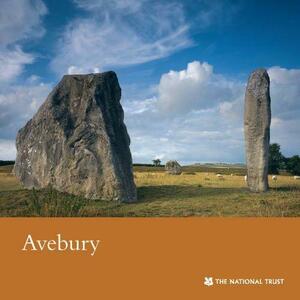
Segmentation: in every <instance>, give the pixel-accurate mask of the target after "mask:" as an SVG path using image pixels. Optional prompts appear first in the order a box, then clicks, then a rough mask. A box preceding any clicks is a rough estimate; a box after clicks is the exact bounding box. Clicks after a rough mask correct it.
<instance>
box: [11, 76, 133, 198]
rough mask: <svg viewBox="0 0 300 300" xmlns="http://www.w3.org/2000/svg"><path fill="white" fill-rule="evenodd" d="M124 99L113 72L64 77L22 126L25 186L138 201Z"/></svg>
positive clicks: (19, 165)
mask: <svg viewBox="0 0 300 300" xmlns="http://www.w3.org/2000/svg"><path fill="white" fill-rule="evenodd" d="M120 98H121V88H120V86H119V83H118V79H117V76H116V74H115V73H114V72H106V73H100V74H89V75H65V76H64V77H63V78H62V80H61V81H60V82H59V84H58V85H57V86H56V87H55V88H54V90H53V91H52V92H51V93H50V94H49V96H48V98H47V99H46V101H45V102H44V104H43V105H42V106H41V107H40V109H39V110H38V112H37V113H36V115H35V116H34V117H33V118H32V119H31V120H30V121H29V122H28V123H27V124H26V125H25V127H24V128H22V129H21V130H19V133H18V136H17V142H16V144H17V158H16V163H15V168H14V172H15V174H16V176H17V177H18V178H19V179H20V180H21V182H22V183H23V184H24V186H25V187H27V188H33V187H34V188H37V189H40V188H44V187H47V186H52V187H53V188H55V189H57V190H58V191H62V192H68V193H71V194H75V195H82V196H84V197H87V198H91V199H103V200H119V201H122V202H134V201H136V188H135V184H134V181H133V172H132V159H131V153H130V149H129V143H130V140H129V136H128V134H127V130H126V126H125V124H124V122H123V120H124V113H123V109H122V106H121V104H120Z"/></svg>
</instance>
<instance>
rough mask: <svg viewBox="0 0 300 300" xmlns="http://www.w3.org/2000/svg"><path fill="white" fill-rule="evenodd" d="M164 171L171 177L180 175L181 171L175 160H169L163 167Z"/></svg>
mask: <svg viewBox="0 0 300 300" xmlns="http://www.w3.org/2000/svg"><path fill="white" fill-rule="evenodd" d="M165 170H166V172H167V173H168V174H171V175H180V174H181V172H182V170H181V166H180V164H179V163H178V162H177V161H176V160H170V161H168V162H167V163H166V165H165Z"/></svg>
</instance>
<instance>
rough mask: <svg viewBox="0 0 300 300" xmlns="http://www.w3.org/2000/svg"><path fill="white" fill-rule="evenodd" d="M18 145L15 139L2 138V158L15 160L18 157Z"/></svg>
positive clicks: (0, 150)
mask: <svg viewBox="0 0 300 300" xmlns="http://www.w3.org/2000/svg"><path fill="white" fill-rule="evenodd" d="M16 153H17V151H16V146H15V141H14V140H4V139H0V159H1V160H14V159H15V157H16Z"/></svg>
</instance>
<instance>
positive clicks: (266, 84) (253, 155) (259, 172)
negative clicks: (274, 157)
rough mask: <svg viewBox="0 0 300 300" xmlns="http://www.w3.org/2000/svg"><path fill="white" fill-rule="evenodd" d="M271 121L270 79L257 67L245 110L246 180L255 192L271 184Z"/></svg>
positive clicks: (248, 89) (250, 85) (247, 94)
mask: <svg viewBox="0 0 300 300" xmlns="http://www.w3.org/2000/svg"><path fill="white" fill-rule="evenodd" d="M270 123H271V99H270V79H269V76H268V73H267V71H266V70H264V69H258V70H255V71H254V72H253V73H252V74H251V75H250V77H249V79H248V84H247V88H246V95H245V113H244V131H245V146H246V160H247V170H248V176H247V183H248V186H249V189H250V191H252V192H265V191H267V190H268V187H269V186H268V157H269V144H270Z"/></svg>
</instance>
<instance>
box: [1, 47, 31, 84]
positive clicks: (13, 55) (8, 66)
mask: <svg viewBox="0 0 300 300" xmlns="http://www.w3.org/2000/svg"><path fill="white" fill-rule="evenodd" d="M33 60H34V58H33V56H32V55H31V54H28V53H24V52H23V51H22V50H21V48H20V47H16V48H15V49H14V50H7V49H4V50H2V51H1V50H0V82H6V81H10V80H12V79H15V78H16V77H17V76H18V75H20V74H21V73H22V71H23V68H24V65H26V64H31V63H32V62H33Z"/></svg>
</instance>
